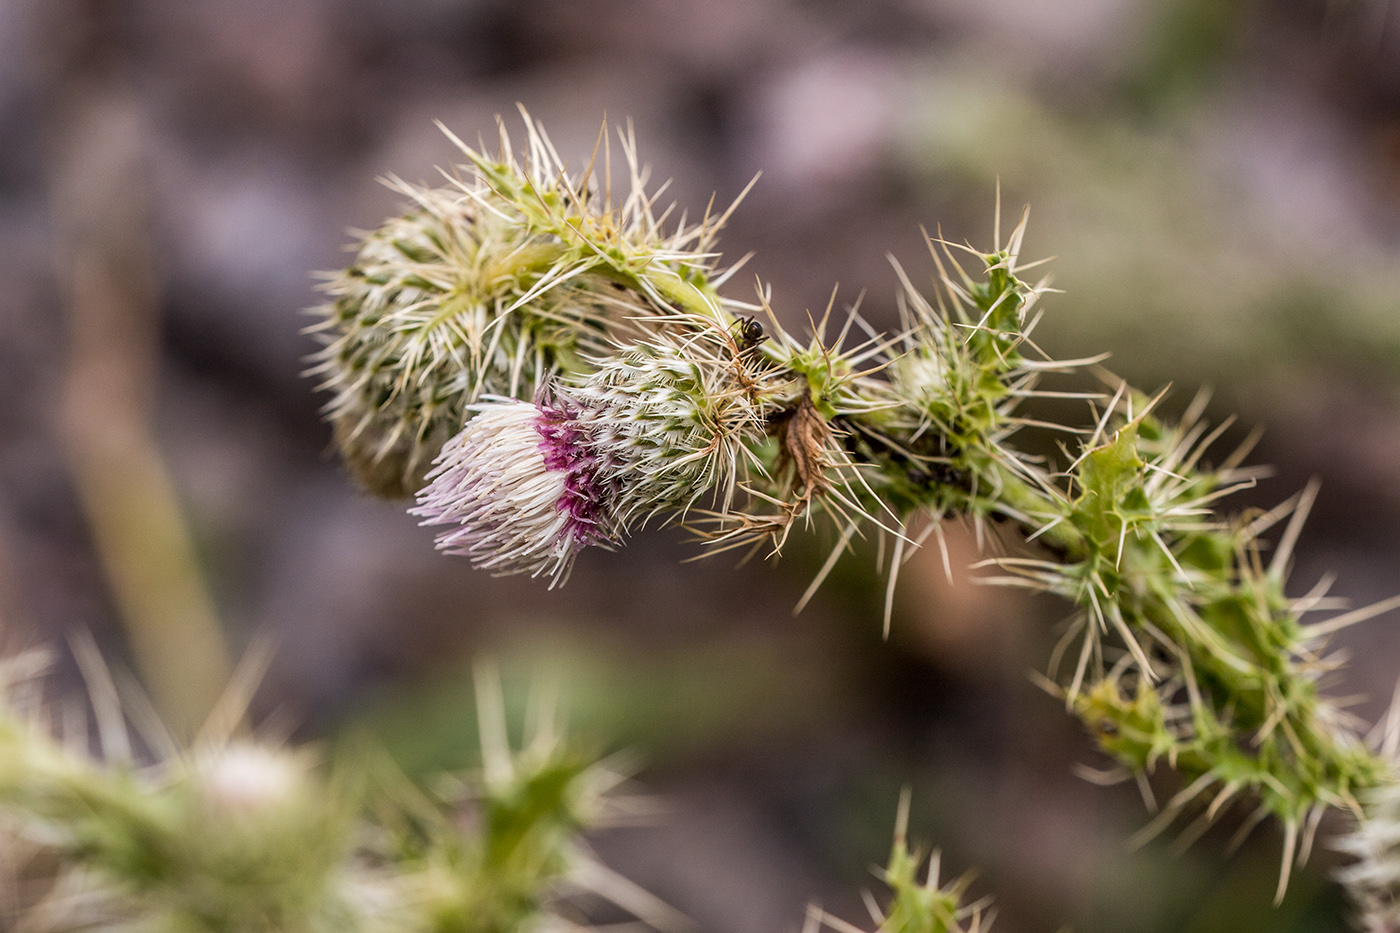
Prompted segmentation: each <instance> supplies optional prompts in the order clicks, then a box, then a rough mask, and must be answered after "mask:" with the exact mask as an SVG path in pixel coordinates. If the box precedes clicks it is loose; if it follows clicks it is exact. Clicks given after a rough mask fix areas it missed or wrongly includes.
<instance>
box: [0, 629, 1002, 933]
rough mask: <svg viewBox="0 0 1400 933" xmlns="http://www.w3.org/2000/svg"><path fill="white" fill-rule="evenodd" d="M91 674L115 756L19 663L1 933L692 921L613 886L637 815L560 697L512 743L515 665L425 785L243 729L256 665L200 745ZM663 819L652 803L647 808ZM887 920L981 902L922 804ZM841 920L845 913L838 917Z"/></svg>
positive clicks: (33, 663)
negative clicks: (586, 841)
mask: <svg viewBox="0 0 1400 933" xmlns="http://www.w3.org/2000/svg"><path fill="white" fill-rule="evenodd" d="M79 659H80V661H82V662H83V663H84V667H85V672H86V674H87V675H88V680H89V687H90V693H91V697H92V705H93V710H94V712H95V714H96V716H95V718H96V721H97V724H98V729H97V737H98V738H99V740H100V746H101V748H102V752H103V756H102V758H101V760H98V759H94V758H93V757H91V756H90V755H89V753H88V744H89V738H88V736H87V735H85V734H82V735H71V736H68V739H69V741H65V742H59V741H56V740H55V738H54V737H53V735H52V734H51V732H50V731H49V730H50V726H51V723H50V722H49V719H50V718H51V717H50V716H49V715H48V713H49V711H48V708H47V707H46V705H45V704H44V702H43V700H42V693H43V691H42V686H41V684H40V682H39V681H40V678H41V675H42V674H43V672H44V669H45V668H46V666H47V663H48V659H47V657H46V656H45V655H44V654H43V653H41V652H38V651H32V652H29V653H26V654H21V655H18V656H15V657H11V658H8V659H6V660H5V661H4V662H3V665H0V813H3V815H4V820H3V822H0V855H3V856H4V858H3V860H0V924H3V926H4V928H5V929H7V930H16V931H25V933H57V931H76V930H88V929H102V930H129V931H133V933H148V931H168V933H319V931H325V933H331V931H334V933H353V931H363V933H520V931H526V930H538V929H573V930H577V931H584V930H587V929H588V922H587V920H586V913H585V912H583V911H582V910H581V909H580V908H579V907H578V906H575V905H573V904H572V903H571V901H570V896H571V895H573V894H576V893H582V892H589V893H592V894H595V895H599V896H602V897H604V898H606V899H608V900H610V901H612V902H613V903H615V904H616V905H617V906H619V907H622V908H623V909H624V910H627V911H629V912H631V913H632V914H634V915H635V916H637V917H638V918H639V919H641V920H643V921H645V922H646V923H647V924H649V925H650V926H652V927H653V928H655V929H657V930H661V931H667V933H678V931H681V930H686V929H689V928H690V924H689V923H688V921H687V920H686V919H685V918H684V917H681V916H680V915H679V914H677V913H676V912H675V911H674V910H672V909H671V908H669V907H668V906H666V905H665V904H664V903H662V902H661V901H659V900H657V899H656V898H654V897H652V896H651V895H650V894H648V893H646V892H645V891H643V890H641V889H640V888H638V887H636V886H635V885H633V884H631V883H630V882H628V881H627V880H626V879H624V878H622V877H620V876H618V875H616V874H614V873H613V872H612V871H610V870H609V869H607V868H606V867H604V866H603V865H602V864H601V863H599V862H598V861H596V859H595V858H594V857H593V856H592V855H591V854H590V853H589V851H588V849H587V847H586V846H585V845H583V844H582V842H581V834H582V833H583V832H584V831H585V830H586V829H589V828H594V827H598V826H603V825H607V824H608V823H609V822H613V821H616V820H618V819H622V820H627V821H630V820H632V819H633V818H634V817H635V816H636V815H637V807H636V805H635V803H636V801H635V799H634V798H629V797H628V796H626V795H620V794H618V793H616V791H617V789H618V786H619V784H620V783H621V782H622V781H623V775H622V774H621V773H620V772H619V771H618V770H616V769H614V768H612V767H610V766H609V764H608V763H607V762H603V763H599V762H597V761H595V760H594V758H593V757H591V756H589V755H587V754H585V753H583V752H582V751H581V750H580V749H579V748H577V747H575V746H574V745H573V744H571V743H569V742H567V741H565V740H564V738H563V737H562V736H561V735H560V734H559V732H558V731H557V730H556V728H555V725H554V719H553V715H552V712H551V708H550V705H549V704H548V703H547V702H536V703H533V704H532V708H531V710H530V711H529V712H527V721H526V724H525V738H524V741H523V745H522V747H521V748H520V749H518V750H516V749H512V747H511V744H510V742H509V740H508V738H507V722H506V715H505V708H504V704H503V700H502V697H503V694H502V690H501V685H500V682H499V679H498V677H497V675H496V673H495V669H494V668H493V667H490V666H489V665H479V666H478V669H477V671H476V675H475V679H476V688H477V690H476V693H477V704H476V705H477V714H478V717H479V727H478V728H479V732H480V736H481V756H482V767H481V769H480V771H479V772H477V773H474V774H467V775H440V776H439V778H438V779H437V780H436V781H435V782H433V784H432V785H431V786H429V787H427V788H423V787H419V786H415V785H414V784H412V783H410V782H409V781H408V780H407V779H406V778H405V777H404V776H403V775H402V774H401V773H400V772H398V771H397V769H396V768H395V767H394V766H393V765H392V763H390V762H389V761H388V759H387V758H386V757H385V756H383V755H382V754H381V753H376V752H374V751H373V750H370V749H368V748H367V747H365V746H364V745H362V744H358V743H352V744H353V745H354V747H352V748H350V749H347V750H342V751H341V752H339V753H337V754H335V755H333V756H329V757H331V758H332V759H333V760H332V762H331V763H330V765H329V766H326V765H325V764H324V763H323V762H322V761H320V760H319V759H321V758H323V757H327V756H323V755H321V754H319V753H318V752H317V751H316V750H315V749H311V748H300V749H298V748H291V747H287V746H285V745H281V744H279V743H275V742H271V741H267V740H263V739H259V738H257V737H255V736H251V735H245V734H238V735H235V734H233V733H231V732H230V731H229V729H230V728H231V727H232V725H233V724H234V723H236V722H238V721H239V719H240V717H241V709H242V702H243V701H245V700H246V698H247V696H248V690H247V689H246V688H247V687H248V684H249V682H250V680H252V679H253V678H252V677H251V676H249V675H248V671H246V670H245V671H244V672H243V676H241V677H239V678H238V679H237V680H236V681H235V683H234V685H233V686H232V687H231V688H230V690H229V693H228V694H227V695H226V697H225V700H224V701H223V702H222V703H221V706H220V708H219V709H217V710H216V711H215V715H214V717H212V718H211V720H210V723H209V725H208V726H207V727H206V729H205V731H204V733H203V734H202V735H201V736H200V738H199V740H198V742H197V743H196V744H195V745H194V746H193V747H191V748H185V749H181V748H177V747H176V746H175V745H174V744H173V741H172V740H171V739H170V737H169V736H168V735H166V734H165V733H164V732H163V731H162V730H161V729H160V728H159V726H158V724H156V723H154V722H151V721H149V720H148V719H145V718H143V719H140V720H137V721H140V722H143V723H144V725H145V726H146V727H147V728H146V730H145V731H144V732H143V733H142V735H141V738H143V739H144V740H145V741H146V742H147V744H149V745H150V746H151V749H150V751H149V752H147V753H137V752H133V746H134V745H135V744H136V740H135V738H134V737H133V736H131V735H130V734H129V733H128V730H127V726H126V722H127V719H126V714H125V713H124V712H123V710H122V709H121V708H120V707H119V706H118V705H117V704H116V702H115V699H114V698H115V696H116V693H117V691H116V689H115V688H114V687H113V685H112V682H111V680H110V679H109V677H108V675H107V673H106V670H105V668H103V667H102V666H101V661H100V659H98V658H97V655H96V652H95V649H92V648H91V647H90V646H89V647H87V648H85V649H84V650H83V651H80V653H79ZM643 809H645V808H643ZM900 814H901V815H900V818H899V822H898V829H897V838H896V843H895V850H894V855H893V856H892V857H891V863H890V869H889V872H888V873H887V877H886V881H887V883H888V884H889V885H890V887H891V889H892V891H893V892H894V896H893V900H892V902H891V911H890V916H889V919H888V920H887V921H885V922H884V923H882V925H881V927H882V929H885V930H889V931H892V933H893V931H900V933H903V931H908V933H945V931H946V933H964V930H965V928H964V927H963V926H962V925H961V920H962V919H963V918H964V917H969V916H970V917H971V918H972V921H973V925H972V926H971V927H970V928H967V929H969V930H971V931H975V930H977V929H979V926H978V924H979V923H980V916H981V908H982V906H983V905H980V904H979V905H972V906H970V907H962V906H961V905H960V904H959V900H960V897H961V894H962V889H963V887H964V885H961V884H958V885H954V886H952V887H951V888H947V889H943V890H939V888H938V885H937V869H936V867H934V868H932V869H931V871H930V874H929V875H928V877H927V880H926V881H925V882H922V883H921V882H919V881H918V879H916V878H915V869H916V868H917V867H918V861H919V859H918V858H917V856H912V855H910V853H909V852H908V850H907V847H906V845H905V842H904V828H905V825H906V823H907V814H908V805H907V802H906V803H905V804H903V805H902V807H901V810H900ZM831 922H838V921H831Z"/></svg>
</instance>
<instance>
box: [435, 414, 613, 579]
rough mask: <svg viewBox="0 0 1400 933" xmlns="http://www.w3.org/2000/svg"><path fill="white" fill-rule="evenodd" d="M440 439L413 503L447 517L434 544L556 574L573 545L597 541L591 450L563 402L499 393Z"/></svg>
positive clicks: (481, 560) (500, 567)
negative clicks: (507, 396)
mask: <svg viewBox="0 0 1400 933" xmlns="http://www.w3.org/2000/svg"><path fill="white" fill-rule="evenodd" d="M474 410H475V411H476V412H477V413H476V415H475V417H473V418H471V420H469V421H468V422H467V424H466V427H464V428H463V429H462V431H461V433H460V434H458V435H457V436H456V437H454V438H452V439H451V440H450V441H448V442H447V444H446V445H445V446H444V447H443V449H442V454H441V455H440V456H439V457H438V460H437V466H436V467H435V468H434V470H433V471H432V472H431V473H429V474H428V478H429V483H428V485H427V486H425V487H424V488H423V490H422V491H421V492H420V493H419V494H418V507H417V508H415V509H412V510H411V511H412V512H413V514H415V515H420V516H422V517H423V519H424V521H423V524H425V525H455V526H456V527H455V528H453V529H452V530H450V531H445V532H443V533H442V534H440V535H439V536H438V539H437V546H438V547H439V548H440V549H442V550H443V551H446V552H447V553H449V554H461V555H463V556H465V557H468V558H470V559H471V562H472V564H473V566H476V567H480V568H484V569H487V570H494V571H498V572H500V573H529V574H530V575H532V576H538V575H540V574H542V573H545V574H549V575H550V576H553V577H554V578H555V579H556V580H558V579H560V578H561V576H562V575H563V574H564V573H565V572H566V571H567V570H568V567H569V565H570V564H571V563H572V562H573V558H574V555H575V554H576V553H577V552H578V549H579V548H581V547H584V546H586V545H589V544H594V543H605V535H604V534H603V533H601V532H600V530H599V516H600V513H601V512H602V509H603V504H602V501H601V498H602V497H601V495H600V490H599V489H598V488H597V486H596V483H595V481H594V480H595V477H594V471H593V464H592V455H591V453H590V452H589V451H588V450H587V449H586V448H585V447H584V446H583V444H582V443H581V440H582V434H581V432H580V431H579V429H578V427H577V409H576V408H574V407H572V406H570V405H568V404H567V403H550V402H544V401H541V402H520V401H513V400H512V401H498V402H489V403H485V404H482V405H479V406H476V407H475V409H474Z"/></svg>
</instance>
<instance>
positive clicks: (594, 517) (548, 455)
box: [411, 341, 759, 583]
mask: <svg viewBox="0 0 1400 933" xmlns="http://www.w3.org/2000/svg"><path fill="white" fill-rule="evenodd" d="M713 362H714V361H713V360H710V359H709V358H707V357H705V356H704V355H703V354H700V353H696V352H695V351H694V348H693V347H687V349H686V350H682V349H681V348H679V347H677V346H674V345H671V344H670V343H668V342H665V341H661V342H658V343H655V344H643V345H639V346H636V347H633V348H631V349H630V350H627V351H625V352H622V353H620V354H618V355H617V356H615V357H612V358H610V359H608V360H606V361H602V362H601V363H600V365H599V370H598V372H597V373H595V374H594V375H593V376H591V377H590V378H589V379H587V380H586V381H585V382H584V383H583V384H582V385H580V386H578V387H577V388H573V389H561V390H558V391H556V392H555V393H554V395H553V396H552V397H549V398H546V397H544V396H541V398H540V399H538V400H536V401H535V402H520V401H514V400H500V401H493V402H489V403H484V404H480V405H476V406H473V408H472V409H471V410H472V411H474V412H476V414H475V416H474V417H472V418H471V420H469V421H468V422H467V424H466V426H465V427H464V428H463V429H462V431H461V433H459V434H458V435H457V436H456V437H454V438H452V439H451V440H450V441H448V442H447V444H446V445H444V447H443V450H442V454H441V455H440V456H439V457H438V460H437V465H436V467H435V468H434V470H433V471H432V472H431V473H429V475H428V485H427V486H425V487H424V489H423V490H422V491H421V492H420V493H419V495H418V506H417V507H416V508H414V509H412V510H411V511H412V513H413V514H415V515H419V516H421V517H423V519H424V521H423V524H425V525H452V526H455V527H453V528H452V529H451V530H448V531H445V532H443V533H442V534H440V535H439V536H438V539H437V545H438V547H439V548H440V549H442V550H443V551H446V552H447V553H449V554H460V555H463V556H466V557H468V558H470V559H471V562H472V564H473V565H474V566H476V567H479V568H483V569H487V570H493V571H495V572H497V573H529V574H531V575H532V576H539V575H541V574H545V575H548V576H550V577H552V578H553V579H554V582H556V583H557V582H559V581H561V580H562V579H564V577H566V576H567V574H568V570H569V568H570V566H571V565H572V563H573V560H574V558H575V557H576V556H577V554H578V552H579V550H580V549H582V548H584V547H587V546H588V545H591V544H598V545H603V546H606V547H611V546H615V545H617V544H618V543H620V542H621V541H622V540H623V538H624V537H626V535H627V534H628V533H629V531H630V530H631V528H632V526H633V525H634V524H640V523H644V522H645V521H646V520H647V519H648V518H650V517H651V516H653V515H655V514H657V513H660V512H676V511H684V510H685V509H686V508H687V507H688V506H690V505H691V504H692V503H693V502H694V501H695V500H696V499H697V498H698V497H700V496H701V495H702V494H704V493H705V491H706V490H708V489H709V488H711V487H712V486H715V485H716V484H719V485H721V487H722V489H724V490H725V491H726V492H727V487H726V486H725V484H726V483H727V482H728V481H729V479H730V478H731V477H732V476H733V475H734V469H735V464H736V462H737V458H738V456H739V450H740V447H741V444H740V439H739V434H740V432H742V430H743V429H744V427H745V426H746V425H753V426H755V427H757V426H758V425H759V421H758V420H757V418H756V416H754V415H752V414H750V412H751V409H750V408H749V407H747V406H746V405H745V404H744V402H743V400H742V398H741V396H739V395H736V394H734V393H732V392H726V391H725V390H724V388H723V384H722V382H723V380H722V370H720V369H717V368H716V367H714V366H713V365H711V364H712V363H713Z"/></svg>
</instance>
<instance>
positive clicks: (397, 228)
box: [311, 117, 727, 498]
mask: <svg viewBox="0 0 1400 933" xmlns="http://www.w3.org/2000/svg"><path fill="white" fill-rule="evenodd" d="M526 125H527V131H528V140H529V147H528V153H527V155H526V156H525V158H524V159H523V160H517V159H516V157H515V155H514V153H513V151H512V148H511V143H510V139H509V137H508V136H507V135H506V134H505V132H504V130H502V134H501V151H500V154H499V156H498V157H495V158H492V157H488V156H486V155H485V154H483V153H480V152H477V151H475V150H472V149H470V148H468V147H467V146H465V145H463V144H462V143H461V141H460V140H457V139H456V137H451V138H452V139H453V141H454V142H455V143H457V145H458V146H459V147H461V150H462V152H463V154H464V155H465V157H466V159H467V164H466V165H463V166H460V168H461V170H462V171H461V172H460V173H444V174H446V175H447V177H448V184H447V185H446V186H445V187H441V188H426V187H421V186H418V185H411V184H407V183H405V182H402V181H399V180H397V179H390V181H389V184H390V186H391V187H393V188H394V189H395V190H397V191H399V192H401V193H403V194H404V195H406V196H407V197H408V199H409V202H410V205H409V207H408V208H407V209H406V211H405V213H404V214H403V215H402V216H400V217H396V218H393V219H390V220H388V221H386V222H385V223H384V225H383V226H381V227H380V228H379V229H378V230H376V231H373V232H371V233H367V234H364V235H363V237H362V239H361V242H360V244H359V245H358V247H357V248H356V258H355V261H354V263H353V264H352V265H351V266H350V267H348V268H347V269H345V270H343V271H341V272H339V273H336V274H334V275H332V276H331V277H330V280H329V281H328V282H327V284H326V286H325V292H326V294H327V295H328V297H329V300H328V301H327V302H326V303H325V304H323V305H322V306H321V307H319V308H317V309H316V311H315V313H316V314H317V315H318V316H319V317H320V319H321V320H320V322H319V323H318V324H316V325H314V326H313V327H312V328H311V331H312V332H313V333H316V334H317V335H318V336H319V337H320V339H321V340H322V341H323V342H324V344H325V346H324V349H322V350H321V351H320V352H319V353H318V354H317V355H316V356H315V358H314V366H313V368H312V370H311V373H312V374H314V375H317V376H319V377H320V378H321V380H322V382H321V388H322V389H325V390H326V391H329V392H330V393H332V396H331V400H330V401H329V402H328V403H327V405H326V414H327V417H328V419H329V420H330V421H331V422H332V424H333V426H334V432H335V442H336V445H337V447H339V449H340V451H341V452H342V454H343V455H344V457H345V460H346V463H347V464H348V465H349V467H350V469H351V472H352V473H353V474H354V476H355V478H356V479H357V480H358V481H359V482H360V484H361V485H362V486H363V487H364V488H365V489H367V490H368V491H369V492H371V493H374V494H376V495H382V496H387V497H391V498H397V497H407V496H410V495H412V494H413V493H414V491H415V490H417V489H419V488H420V487H421V486H422V484H423V481H424V478H425V474H426V473H427V470H428V466H429V464H430V463H431V462H432V461H433V460H434V459H435V458H436V457H437V455H438V453H439V451H440V450H441V449H442V446H443V444H444V443H445V442H446V441H447V440H448V439H449V438H450V437H451V436H452V435H453V434H454V433H456V432H457V431H458V430H460V429H461V426H462V422H463V419H464V417H465V416H466V413H467V410H468V407H469V406H470V405H472V404H474V403H475V402H476V401H477V400H478V399H480V398H484V397H487V396H493V395H494V396H502V397H512V398H518V399H529V398H533V397H534V396H535V395H536V394H537V393H538V392H540V391H541V389H543V388H544V387H545V386H546V385H548V384H549V383H550V382H552V381H553V380H554V379H555V378H556V377H559V376H561V375H586V374H587V373H588V372H589V371H591V368H592V367H591V366H590V365H589V363H588V362H587V361H588V360H589V359H593V358H598V357H603V356H606V355H608V353H609V352H610V348H611V341H614V340H617V339H620V338H622V337H624V336H626V335H631V336H635V335H637V334H638V333H643V332H647V331H649V330H651V329H654V328H656V327H662V328H665V327H681V328H684V327H685V326H687V325H686V321H688V320H694V319H701V320H708V321H710V322H711V323H713V322H716V321H723V320H726V319H727V318H726V312H725V310H724V307H725V303H724V302H722V301H721V300H720V299H719V298H718V296H717V295H716V293H715V291H714V286H715V285H716V284H717V283H718V282H719V281H722V279H723V278H724V276H725V274H726V273H724V272H721V271H720V270H718V269H717V268H716V266H715V258H716V255H715V254H714V253H713V252H712V249H713V243H714V237H715V234H716V232H717V231H718V230H719V228H720V227H721V226H722V224H723V223H724V220H725V217H726V216H727V214H726V215H722V216H719V217H710V216H709V215H708V214H707V215H706V217H705V218H704V219H703V220H702V221H701V222H700V223H699V224H694V225H690V224H687V223H686V222H685V220H684V219H682V220H681V221H680V223H678V224H676V225H675V226H674V227H673V228H671V229H669V230H668V229H666V228H665V227H664V226H663V222H664V220H665V215H662V216H661V217H658V216H656V214H655V213H654V211H653V205H654V203H655V195H649V194H648V193H647V191H646V183H647V174H646V172H645V170H643V169H641V168H640V167H639V165H638V163H637V159H636V147H635V143H634V141H633V139H632V136H631V134H630V131H629V132H628V133H626V134H624V135H623V136H622V145H623V149H624V152H625V154H626V158H627V165H628V169H629V173H628V174H629V182H630V185H629V186H628V188H627V189H626V190H625V191H624V192H623V196H622V198H621V200H620V201H619V202H617V203H614V202H613V200H612V198H613V191H612V182H611V180H610V179H609V178H608V177H607V172H606V170H605V171H604V173H603V178H602V179H601V185H600V184H598V183H597V180H595V177H594V174H593V171H592V168H593V166H592V165H590V166H589V167H588V168H587V169H586V170H585V171H583V172H581V173H580V172H571V171H570V170H569V169H568V167H567V166H566V165H565V164H564V163H563V161H562V160H561V159H560V157H559V155H558V154H557V153H556V152H555V150H554V148H553V146H552V145H551V144H550V142H549V139H548V137H547V136H545V134H544V131H543V130H542V129H541V128H540V127H538V126H536V125H535V124H533V123H531V122H530V121H529V119H528V117H527V119H526ZM444 132H446V130H445V129H444ZM448 135H449V136H451V134H450V133H448ZM599 188H601V191H600V190H599Z"/></svg>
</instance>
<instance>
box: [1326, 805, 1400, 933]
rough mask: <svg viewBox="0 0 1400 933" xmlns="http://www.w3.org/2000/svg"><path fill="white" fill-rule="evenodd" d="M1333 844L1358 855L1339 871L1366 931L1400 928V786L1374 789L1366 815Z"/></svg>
mask: <svg viewBox="0 0 1400 933" xmlns="http://www.w3.org/2000/svg"><path fill="white" fill-rule="evenodd" d="M1333 847H1334V848H1336V849H1339V850H1341V851H1342V852H1346V853H1348V854H1349V855H1352V856H1355V857H1356V862H1355V863H1354V864H1352V865H1348V866H1347V867H1346V868H1344V869H1342V870H1341V871H1340V872H1338V873H1337V880H1339V881H1341V882H1342V884H1344V885H1345V886H1346V889H1347V892H1348V893H1349V894H1350V895H1351V898H1352V901H1353V902H1354V903H1355V904H1356V907H1357V913H1358V916H1357V917H1356V918H1355V919H1356V926H1357V928H1358V929H1360V930H1362V931H1364V933H1396V931H1397V930H1400V785H1395V784H1390V785H1386V786H1384V787H1379V788H1376V789H1374V790H1372V791H1371V793H1370V796H1369V797H1368V798H1367V800H1366V818H1365V819H1364V820H1362V821H1361V822H1360V824H1359V825H1358V826H1357V827H1356V829H1355V830H1353V831H1352V833H1351V834H1350V835H1348V836H1345V837H1343V838H1342V839H1340V840H1337V841H1335V842H1334V843H1333Z"/></svg>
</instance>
